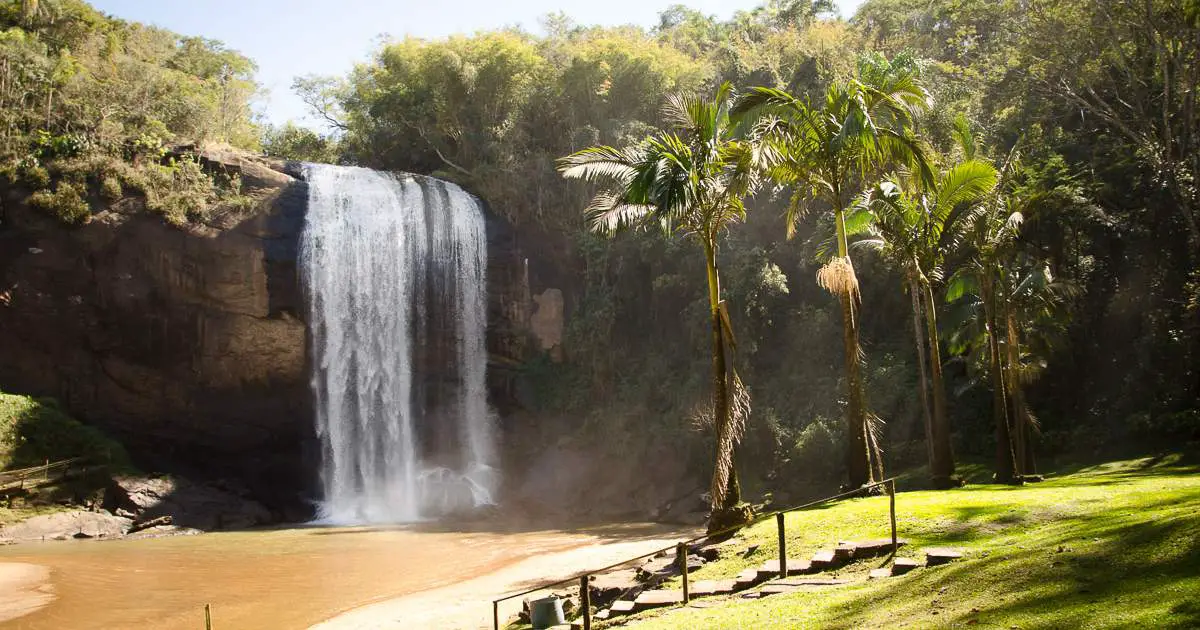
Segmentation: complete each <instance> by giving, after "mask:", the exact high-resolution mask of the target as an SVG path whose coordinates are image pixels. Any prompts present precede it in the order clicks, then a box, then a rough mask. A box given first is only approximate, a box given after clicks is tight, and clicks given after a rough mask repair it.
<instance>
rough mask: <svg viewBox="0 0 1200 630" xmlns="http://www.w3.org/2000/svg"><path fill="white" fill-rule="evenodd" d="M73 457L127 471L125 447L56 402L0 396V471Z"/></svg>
mask: <svg viewBox="0 0 1200 630" xmlns="http://www.w3.org/2000/svg"><path fill="white" fill-rule="evenodd" d="M73 457H86V458H88V460H89V461H90V462H91V463H92V464H106V465H108V466H109V467H110V468H112V469H114V470H117V471H122V470H128V469H129V468H130V464H129V456H128V454H126V452H125V449H124V447H122V446H121V445H120V444H119V443H117V442H115V441H114V440H112V439H111V438H109V437H108V436H106V435H104V433H102V432H101V431H100V430H99V429H97V428H95V427H91V426H88V425H85V424H83V423H81V422H79V421H78V420H76V419H74V418H72V417H71V416H69V415H67V413H66V412H65V411H63V410H62V409H61V408H59V406H58V403H56V402H55V401H53V400H51V399H48V398H32V397H30V396H17V395H14V394H5V393H3V392H0V471H3V470H10V469H14V468H27V467H31V466H39V465H41V464H43V463H45V462H46V460H50V461H51V462H54V461H58V460H62V459H70V458H73Z"/></svg>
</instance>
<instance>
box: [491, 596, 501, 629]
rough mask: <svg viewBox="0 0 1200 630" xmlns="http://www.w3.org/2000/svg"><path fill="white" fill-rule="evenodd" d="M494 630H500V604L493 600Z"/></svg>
mask: <svg viewBox="0 0 1200 630" xmlns="http://www.w3.org/2000/svg"><path fill="white" fill-rule="evenodd" d="M492 630H500V602H498V601H496V600H494V599H493V600H492Z"/></svg>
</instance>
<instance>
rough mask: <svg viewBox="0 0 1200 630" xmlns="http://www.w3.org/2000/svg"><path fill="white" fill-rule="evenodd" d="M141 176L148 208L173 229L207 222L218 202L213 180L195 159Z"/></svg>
mask: <svg viewBox="0 0 1200 630" xmlns="http://www.w3.org/2000/svg"><path fill="white" fill-rule="evenodd" d="M141 173H142V175H143V179H141V181H140V182H139V188H140V189H141V191H142V193H143V194H144V195H145V196H146V208H147V209H149V210H151V211H152V212H157V213H159V214H162V215H163V216H164V217H165V218H166V219H167V221H168V222H170V223H171V224H173V225H183V224H185V223H187V222H189V221H193V222H200V221H203V220H204V219H205V218H207V216H208V211H209V209H210V208H211V206H212V204H213V203H214V202H216V200H217V191H216V189H215V184H214V182H213V178H212V177H211V176H210V175H209V174H208V173H205V172H204V169H203V168H201V166H200V163H199V162H198V161H197V160H195V159H193V158H187V157H185V158H182V159H180V160H171V161H170V162H168V163H167V164H165V165H159V164H155V165H151V166H149V167H147V168H145V169H143V170H142V171H141Z"/></svg>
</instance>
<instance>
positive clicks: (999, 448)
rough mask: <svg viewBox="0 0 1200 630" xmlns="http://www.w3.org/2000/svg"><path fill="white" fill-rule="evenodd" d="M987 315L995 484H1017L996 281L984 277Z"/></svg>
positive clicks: (984, 297) (985, 312)
mask: <svg viewBox="0 0 1200 630" xmlns="http://www.w3.org/2000/svg"><path fill="white" fill-rule="evenodd" d="M982 289H983V291H982V293H983V296H982V297H983V308H984V316H985V318H986V319H987V340H988V369H989V371H990V372H991V378H992V414H993V416H994V417H995V422H996V483H1006V484H1013V483H1016V482H1017V477H1016V469H1017V464H1016V459H1015V457H1014V456H1013V444H1012V430H1011V428H1010V427H1009V424H1008V405H1007V404H1006V402H1005V396H1004V391H1005V387H1004V371H1003V365H1002V359H1001V357H1000V340H999V339H998V338H997V336H998V335H999V331H998V330H997V318H996V292H995V286H994V285H993V280H992V279H991V278H990V277H987V276H985V277H984V279H983V283H982Z"/></svg>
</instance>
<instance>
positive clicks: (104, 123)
mask: <svg viewBox="0 0 1200 630" xmlns="http://www.w3.org/2000/svg"><path fill="white" fill-rule="evenodd" d="M30 4H33V5H35V6H39V8H38V9H37V10H32V11H31V10H29V9H28V6H29V5H30ZM254 71H255V66H254V64H253V63H252V62H251V61H250V60H249V59H247V58H246V57H244V56H242V55H240V54H238V53H237V52H235V51H231V50H228V49H227V48H226V47H225V46H224V45H223V44H221V43H220V42H217V41H213V40H207V39H202V38H196V37H185V36H181V35H177V34H175V33H171V32H170V31H166V30H163V29H159V28H155V27H150V26H146V25H143V24H137V23H131V22H124V21H121V20H118V19H115V18H109V17H107V16H105V15H103V14H101V13H99V12H97V11H95V10H94V9H93V8H92V7H91V6H89V5H88V4H87V3H85V2H81V1H79V0H58V1H56V2H53V3H49V2H44V3H40V5H39V3H26V2H19V1H14V0H6V1H4V2H0V162H5V163H16V164H17V165H18V166H17V167H16V169H15V171H16V175H17V177H16V180H17V182H16V183H18V184H19V185H22V186H24V187H25V188H27V189H29V190H33V191H45V192H38V193H37V194H35V195H34V196H33V197H32V198H31V202H33V203H34V204H35V205H37V206H38V207H39V208H42V209H44V210H47V211H49V212H51V213H53V214H55V215H56V216H58V217H59V218H61V219H62V220H63V221H64V222H67V223H78V222H80V221H82V220H84V219H86V217H87V208H86V200H87V199H88V197H89V188H90V189H91V190H92V192H94V193H96V194H97V196H98V197H100V198H103V199H106V200H108V201H114V200H116V199H118V198H119V197H120V196H121V194H122V193H123V192H124V190H122V188H128V189H131V190H135V191H142V192H146V194H147V205H148V206H150V207H151V208H152V210H154V211H157V212H162V213H163V214H164V215H165V216H167V217H168V219H169V220H171V221H173V222H182V221H183V220H187V219H191V220H197V219H202V218H203V216H204V214H205V205H204V204H205V203H208V202H209V201H210V200H211V199H210V198H211V197H212V196H213V194H214V193H213V192H211V191H209V192H201V191H200V190H199V188H200V185H201V184H202V183H203V182H202V181H201V178H200V177H199V176H198V175H197V173H196V169H192V168H190V167H187V166H183V167H180V168H176V167H174V166H169V167H166V168H167V169H168V171H160V170H158V169H156V168H155V166H154V163H156V162H158V161H159V160H160V159H161V157H162V155H163V154H164V147H165V146H167V145H170V144H186V143H206V142H224V143H228V144H232V145H234V146H237V147H242V148H245V149H250V150H255V149H257V148H258V147H259V132H258V129H257V127H256V125H255V124H254V122H253V115H252V112H251V110H250V102H251V100H252V99H253V98H255V96H256V94H257V92H258V86H257V84H255V83H254V81H253V73H254ZM113 161H128V162H132V163H133V164H134V165H135V166H133V167H130V166H128V165H117V166H114V165H113V164H112V162H113ZM85 165H86V166H91V167H95V168H93V169H92V170H87V169H86V168H84V166H85ZM134 171H141V172H136V173H135V172H134ZM56 174H57V175H56ZM60 175H61V176H63V177H66V179H68V180H69V181H58V180H57V179H56V178H57V177H58V176H60ZM52 176H53V177H52ZM52 182H54V183H53V184H52ZM50 188H53V190H54V192H52V193H51V192H49V191H46V189H50Z"/></svg>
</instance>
